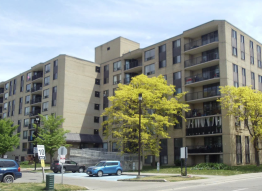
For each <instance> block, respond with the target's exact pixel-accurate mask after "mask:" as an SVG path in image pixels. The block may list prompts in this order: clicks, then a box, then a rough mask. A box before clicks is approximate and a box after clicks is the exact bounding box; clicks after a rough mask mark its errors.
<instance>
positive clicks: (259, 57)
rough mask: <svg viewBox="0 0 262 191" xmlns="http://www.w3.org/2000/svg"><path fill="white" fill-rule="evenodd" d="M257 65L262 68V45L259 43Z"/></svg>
mask: <svg viewBox="0 0 262 191" xmlns="http://www.w3.org/2000/svg"><path fill="white" fill-rule="evenodd" d="M257 66H258V67H259V68H262V65H261V47H260V46H258V45H257Z"/></svg>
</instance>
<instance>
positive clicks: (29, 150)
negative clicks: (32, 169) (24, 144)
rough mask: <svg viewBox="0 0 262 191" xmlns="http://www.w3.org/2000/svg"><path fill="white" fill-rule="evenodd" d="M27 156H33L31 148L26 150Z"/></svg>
mask: <svg viewBox="0 0 262 191" xmlns="http://www.w3.org/2000/svg"><path fill="white" fill-rule="evenodd" d="M23 151H24V148H23ZM25 151H26V150H25ZM27 154H28V155H33V154H34V149H33V148H32V149H27Z"/></svg>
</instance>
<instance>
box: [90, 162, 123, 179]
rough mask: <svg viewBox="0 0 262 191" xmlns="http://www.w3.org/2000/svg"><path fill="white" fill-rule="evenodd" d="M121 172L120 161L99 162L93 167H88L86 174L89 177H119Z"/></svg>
mask: <svg viewBox="0 0 262 191" xmlns="http://www.w3.org/2000/svg"><path fill="white" fill-rule="evenodd" d="M122 172H123V169H122V164H121V163H120V161H100V162H99V163H97V164H96V165H95V166H90V167H88V168H87V170H86V174H88V175H89V176H94V175H97V176H99V177H101V176H103V174H108V175H111V174H116V175H118V176H121V174H122Z"/></svg>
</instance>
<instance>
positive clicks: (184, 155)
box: [180, 147, 188, 159]
mask: <svg viewBox="0 0 262 191" xmlns="http://www.w3.org/2000/svg"><path fill="white" fill-rule="evenodd" d="M180 158H181V159H185V158H188V151H187V147H181V148H180Z"/></svg>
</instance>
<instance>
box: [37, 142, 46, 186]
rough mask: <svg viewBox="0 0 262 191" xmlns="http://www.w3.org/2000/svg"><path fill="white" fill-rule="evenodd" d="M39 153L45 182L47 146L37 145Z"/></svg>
mask: <svg viewBox="0 0 262 191" xmlns="http://www.w3.org/2000/svg"><path fill="white" fill-rule="evenodd" d="M37 153H38V159H39V160H41V167H42V173H43V182H44V181H45V170H44V167H45V146H44V145H37Z"/></svg>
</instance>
